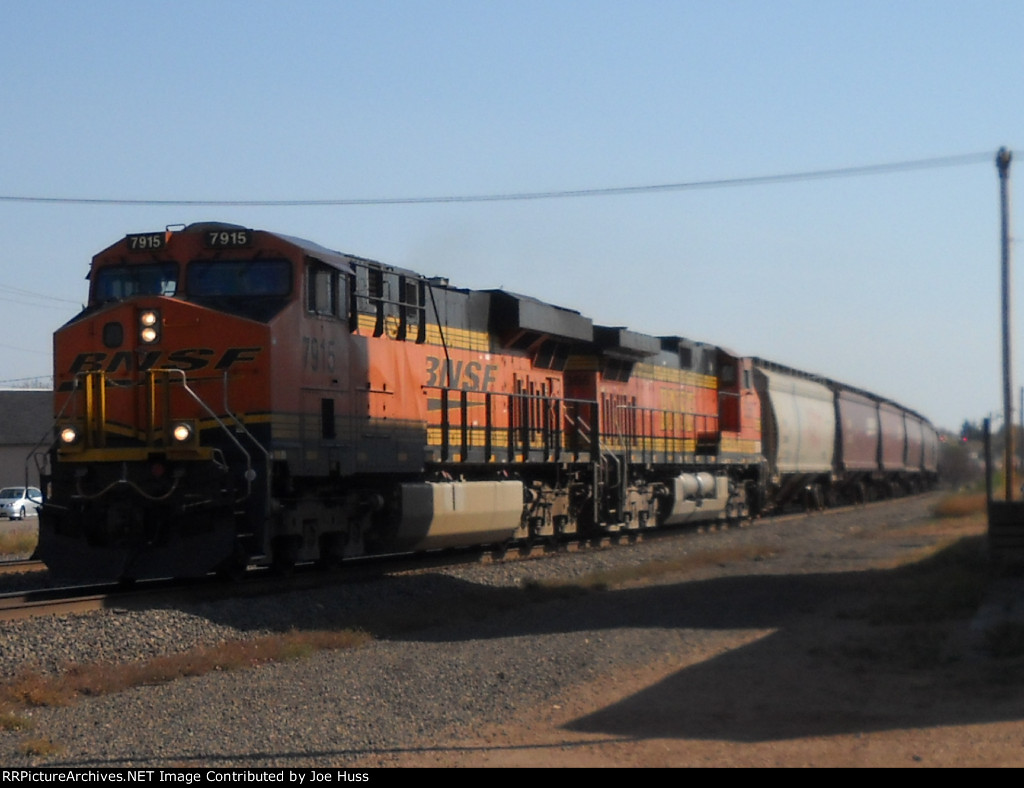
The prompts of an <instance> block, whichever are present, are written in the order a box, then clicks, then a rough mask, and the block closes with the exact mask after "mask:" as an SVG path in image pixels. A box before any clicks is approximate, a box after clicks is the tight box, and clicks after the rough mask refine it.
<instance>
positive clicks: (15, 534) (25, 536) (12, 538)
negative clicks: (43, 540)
mask: <svg viewBox="0 0 1024 788" xmlns="http://www.w3.org/2000/svg"><path fill="white" fill-rule="evenodd" d="M6 523H7V521H4V520H0V524H3V531H0V556H11V555H30V554H31V553H32V551H33V550H35V549H36V542H38V540H39V539H38V529H37V527H36V525H35V523H33V524H31V525H25V524H24V523H19V524H18V525H13V524H12V525H7V524H6Z"/></svg>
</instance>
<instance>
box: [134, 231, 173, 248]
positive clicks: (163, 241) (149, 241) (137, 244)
mask: <svg viewBox="0 0 1024 788" xmlns="http://www.w3.org/2000/svg"><path fill="white" fill-rule="evenodd" d="M125 241H127V243H128V249H129V251H132V252H151V251H154V250H156V249H163V248H164V247H165V246H167V233H134V234H131V235H126V236H125Z"/></svg>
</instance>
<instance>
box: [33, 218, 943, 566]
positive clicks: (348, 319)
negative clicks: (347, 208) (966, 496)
mask: <svg viewBox="0 0 1024 788" xmlns="http://www.w3.org/2000/svg"><path fill="white" fill-rule="evenodd" d="M88 280H89V300H88V304H87V305H86V306H85V307H84V308H83V310H82V311H81V313H79V314H78V315H77V316H75V317H74V318H73V319H72V320H70V321H69V322H68V323H67V324H66V325H64V326H63V327H61V328H60V329H58V330H57V331H56V333H55V335H54V387H55V392H54V419H55V424H54V442H53V445H52V447H49V448H48V450H46V451H45V452H41V453H40V454H39V455H38V457H37V460H36V462H37V465H38V470H39V473H40V481H41V486H42V488H43V489H44V490H45V502H44V503H43V505H42V507H41V509H40V518H39V546H38V551H37V554H38V556H39V557H40V558H41V559H42V560H43V561H44V562H45V563H46V564H47V565H48V567H49V568H50V570H51V572H52V574H53V575H54V576H55V577H58V578H68V579H87V578H88V579H107V580H131V579H141V578H153V577H184V576H199V575H205V574H207V573H212V572H223V573H228V574H231V573H236V572H238V571H240V570H241V569H243V568H245V567H250V566H254V565H255V566H261V565H265V566H272V567H276V568H278V569H282V570H286V569H288V568H289V567H291V566H293V565H294V564H296V563H297V562H321V563H324V564H333V563H337V562H339V561H341V560H344V559H346V558H349V557H353V556H361V555H370V554H377V553H397V552H405V551H413V552H415V551H425V550H437V549H444V548H453V547H466V546H473V545H506V544H509V543H516V542H520V543H524V542H529V541H534V540H556V539H559V538H561V537H564V536H569V535H578V536H580V537H589V536H594V535H599V534H605V533H614V532H620V531H632V530H642V529H648V528H655V527H659V526H670V525H678V524H685V523H700V522H707V521H734V520H739V519H742V518H746V517H752V516H757V515H761V514H764V513H767V512H770V511H773V510H778V509H781V508H784V507H787V506H792V505H800V506H807V507H817V506H823V505H828V504H832V503H838V502H842V501H853V502H855V501H865V500H869V499H872V498H876V497H881V496H890V495H894V494H898V493H902V492H911V491H915V490H920V489H924V488H927V487H929V486H931V485H933V484H934V483H935V482H936V479H937V470H938V468H937V466H938V439H937V434H936V431H935V429H934V428H933V427H932V425H931V424H930V423H929V422H928V420H927V419H925V418H924V417H923V416H921V415H919V414H917V413H915V412H913V411H911V410H908V409H906V408H904V407H901V406H900V405H897V404H896V403H894V402H891V401H889V400H886V399H884V398H881V397H877V396H874V395H872V394H870V393H868V392H866V391H861V390H858V389H855V388H852V387H849V386H845V385H842V384H840V383H838V382H836V381H833V380H829V379H826V378H822V377H819V376H815V375H810V374H806V373H802V372H799V371H797V370H794V369H790V368H787V367H784V366H781V365H778V364H774V363H770V362H767V361H765V360H762V359H759V358H751V357H744V356H740V355H737V354H736V353H734V352H732V351H730V350H727V349H725V348H722V347H717V346H714V345H710V344H706V343H703V342H698V341H693V340H689V339H684V338H682V337H678V336H667V337H655V336H648V335H645V334H641V333H637V332H634V331H632V330H629V329H626V328H621V327H609V326H601V325H596V324H594V322H593V321H592V320H591V319H590V318H587V317H585V316H584V315H582V314H580V313H579V312H577V311H574V310H571V309H565V308H562V307H558V306H554V305H552V304H549V303H546V302H544V301H541V300H537V299H535V298H532V297H529V296H525V295H519V294H516V293H512V292H506V291H504V290H469V289H462V288H458V287H455V286H452V285H451V284H449V282H448V281H447V280H445V279H442V278H429V277H425V276H422V275H420V274H418V273H415V272H413V271H410V270H405V269H402V268H396V267H393V266H389V265H384V264H382V263H379V262H375V261H373V260H369V259H365V258H362V257H357V256H353V255H348V254H342V253H339V252H335V251H331V250H329V249H327V248H324V247H322V246H319V245H317V244H315V243H311V242H309V241H306V240H302V239H299V238H293V237H289V236H285V235H280V234H277V233H273V232H267V231H260V230H252V229H249V228H246V227H240V226H235V225H229V224H223V223H201V224H193V225H189V226H176V227H172V228H169V229H167V230H161V231H159V232H150V233H138V234H130V235H127V236H126V237H124V238H123V239H121V240H119V241H118V242H117V243H115V244H113V245H112V246H110V247H109V248H107V249H105V250H103V251H102V252H100V253H99V254H97V255H96V256H95V257H94V258H93V260H92V265H91V268H90V271H89V276H88Z"/></svg>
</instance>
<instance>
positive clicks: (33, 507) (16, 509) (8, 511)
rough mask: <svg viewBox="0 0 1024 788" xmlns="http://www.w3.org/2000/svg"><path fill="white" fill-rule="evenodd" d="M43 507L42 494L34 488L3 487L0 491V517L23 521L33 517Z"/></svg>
mask: <svg viewBox="0 0 1024 788" xmlns="http://www.w3.org/2000/svg"><path fill="white" fill-rule="evenodd" d="M42 505H43V494H42V493H41V492H40V491H39V490H38V489H36V488H35V487H4V488H3V489H0V517H7V518H10V519H11V520H24V519H25V517H26V516H28V517H35V516H36V515H37V514H38V513H39V509H38V508H37V507H39V506H42Z"/></svg>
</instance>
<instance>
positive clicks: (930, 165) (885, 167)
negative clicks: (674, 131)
mask: <svg viewBox="0 0 1024 788" xmlns="http://www.w3.org/2000/svg"><path fill="white" fill-rule="evenodd" d="M991 159H992V154H991V153H968V154H963V155H959V156H942V157H938V158H931V159H916V160H913V161H901V162H893V163H889V164H868V165H863V166H859V167H839V168H835V169H827V170H811V171H808V172H794V173H787V174H783V175H755V176H750V177H745V178H719V179H714V180H704V181H684V182H681V183H661V184H649V185H646V186H612V187H607V188H600V189H568V190H563V191H542V192H508V193H503V194H470V195H448V196H442V197H366V198H340V199H315V200H152V199H138V200H136V199H126V198H104V197H31V196H26V195H0V202H20V203H61V204H69V205H151V206H168V205H178V206H180V205H186V206H187V205H195V206H221V207H228V206H245V207H310V206H349V205H419V204H424V203H456V202H512V201H516V200H556V199H566V198H570V197H612V196H621V195H629V194H653V193H657V192H674V191H688V190H693V189H719V188H726V187H736V186H765V185H771V184H778V183H795V182H798V181H812V180H824V179H829V178H851V177H856V176H863V175H885V174H889V173H896V172H908V171H911V170H929V169H937V168H940V167H959V166H965V165H969V164H979V163H982V162H985V163H989V162H990V161H991Z"/></svg>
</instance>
